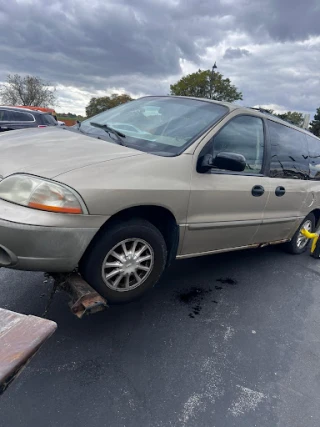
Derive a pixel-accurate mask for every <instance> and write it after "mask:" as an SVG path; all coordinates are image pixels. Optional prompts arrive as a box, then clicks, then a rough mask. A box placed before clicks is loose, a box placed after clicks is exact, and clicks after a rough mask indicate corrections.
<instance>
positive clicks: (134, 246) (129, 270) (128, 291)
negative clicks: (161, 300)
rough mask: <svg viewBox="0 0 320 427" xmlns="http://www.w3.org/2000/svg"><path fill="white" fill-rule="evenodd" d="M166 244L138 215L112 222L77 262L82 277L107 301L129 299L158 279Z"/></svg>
mask: <svg viewBox="0 0 320 427" xmlns="http://www.w3.org/2000/svg"><path fill="white" fill-rule="evenodd" d="M166 259H167V248H166V244H165V241H164V238H163V236H162V234H161V233H160V231H159V230H158V229H157V228H156V227H155V226H154V225H152V224H151V223H150V222H148V221H146V220H142V219H136V220H130V221H127V222H122V223H118V224H114V225H113V226H111V227H110V228H109V229H107V230H106V231H105V232H103V233H102V234H101V235H100V236H99V237H98V238H97V239H96V241H95V242H94V243H93V245H92V246H91V247H90V249H89V250H88V253H86V254H85V256H84V258H83V260H82V261H81V263H80V272H81V274H82V276H83V277H84V279H85V280H86V281H87V282H88V283H89V284H90V285H91V286H92V287H93V288H94V289H96V290H97V291H98V292H99V293H100V294H101V295H102V296H104V297H105V298H106V299H107V301H108V302H109V303H111V304H122V303H127V302H130V301H133V300H135V299H137V298H139V297H140V296H142V295H143V294H144V293H145V292H147V291H148V290H149V289H150V288H152V287H153V286H154V285H155V284H156V283H157V281H158V280H159V278H160V276H161V274H162V272H163V270H164V268H165V264H166Z"/></svg>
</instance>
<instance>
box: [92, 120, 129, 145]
mask: <svg viewBox="0 0 320 427" xmlns="http://www.w3.org/2000/svg"><path fill="white" fill-rule="evenodd" d="M90 125H91V126H93V127H95V128H99V129H103V130H104V131H105V132H107V133H108V134H109V135H110V133H112V134H113V135H115V136H116V139H117V141H118V143H119V144H120V145H124V146H125V145H126V144H125V143H124V142H123V140H122V138H125V137H126V136H125V135H124V134H123V133H121V132H119V131H117V130H116V129H113V128H112V127H110V126H108V125H106V124H104V125H101V124H100V123H95V122H90ZM110 138H111V136H110Z"/></svg>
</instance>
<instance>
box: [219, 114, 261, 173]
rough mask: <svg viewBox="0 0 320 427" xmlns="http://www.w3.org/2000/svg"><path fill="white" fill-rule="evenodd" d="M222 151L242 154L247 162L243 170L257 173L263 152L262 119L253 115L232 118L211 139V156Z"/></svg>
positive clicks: (259, 169)
mask: <svg viewBox="0 0 320 427" xmlns="http://www.w3.org/2000/svg"><path fill="white" fill-rule="evenodd" d="M222 152H229V153H230V152H231V153H236V154H242V155H243V156H244V157H245V159H246V163H247V165H246V168H245V171H244V172H247V173H253V174H259V173H260V172H261V169H262V162H263V152H264V131H263V122H262V120H261V119H260V118H258V117H253V116H239V117H236V118H234V119H232V120H231V121H230V122H229V123H228V124H227V125H226V126H225V127H224V128H222V130H221V131H220V132H219V133H218V134H217V135H216V136H215V137H214V140H213V156H214V157H215V156H216V155H217V154H219V153H222Z"/></svg>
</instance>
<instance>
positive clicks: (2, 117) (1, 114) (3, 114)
mask: <svg viewBox="0 0 320 427" xmlns="http://www.w3.org/2000/svg"><path fill="white" fill-rule="evenodd" d="M7 120H8V113H7V111H6V110H0V122H5V121H7Z"/></svg>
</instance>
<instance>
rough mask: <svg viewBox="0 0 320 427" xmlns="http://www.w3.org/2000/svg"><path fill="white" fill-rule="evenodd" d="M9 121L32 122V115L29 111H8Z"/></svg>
mask: <svg viewBox="0 0 320 427" xmlns="http://www.w3.org/2000/svg"><path fill="white" fill-rule="evenodd" d="M10 121H12V122H34V117H33V115H32V114H29V113H20V111H10Z"/></svg>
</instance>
